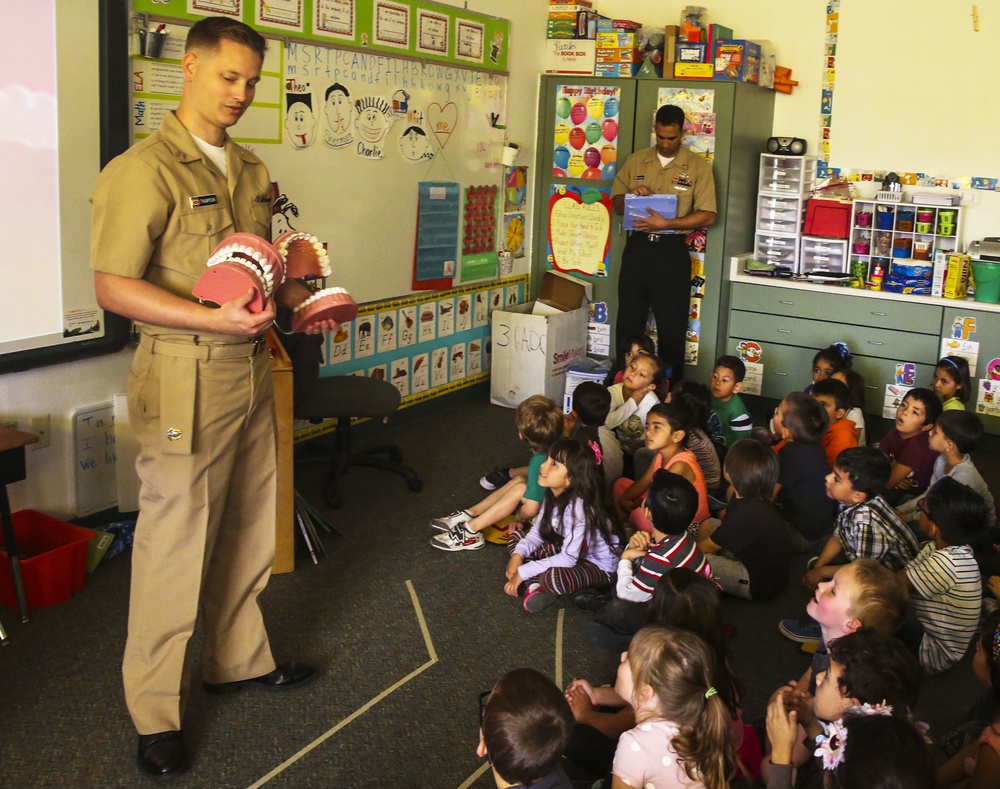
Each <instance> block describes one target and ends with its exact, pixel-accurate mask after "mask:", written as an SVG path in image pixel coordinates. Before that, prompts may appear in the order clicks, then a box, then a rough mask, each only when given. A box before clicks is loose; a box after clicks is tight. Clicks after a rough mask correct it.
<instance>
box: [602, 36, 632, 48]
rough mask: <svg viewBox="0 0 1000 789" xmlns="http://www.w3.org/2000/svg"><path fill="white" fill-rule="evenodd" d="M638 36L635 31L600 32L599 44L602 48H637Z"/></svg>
mask: <svg viewBox="0 0 1000 789" xmlns="http://www.w3.org/2000/svg"><path fill="white" fill-rule="evenodd" d="M637 45H638V36H637V35H636V34H635V33H598V34H597V46H598V47H600V48H601V49H635V48H636V46H637Z"/></svg>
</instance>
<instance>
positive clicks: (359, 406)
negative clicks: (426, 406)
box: [281, 334, 424, 509]
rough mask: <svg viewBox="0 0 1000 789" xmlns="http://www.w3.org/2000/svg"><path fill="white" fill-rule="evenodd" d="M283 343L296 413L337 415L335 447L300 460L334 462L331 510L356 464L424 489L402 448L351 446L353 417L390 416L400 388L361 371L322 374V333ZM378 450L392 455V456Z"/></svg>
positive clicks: (316, 418)
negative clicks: (405, 461)
mask: <svg viewBox="0 0 1000 789" xmlns="http://www.w3.org/2000/svg"><path fill="white" fill-rule="evenodd" d="M281 342H282V345H284V346H285V350H286V351H287V352H288V356H289V358H290V359H291V360H292V376H293V384H292V386H293V401H294V407H293V414H294V416H295V418H296V419H307V420H309V421H310V422H313V423H316V424H318V423H320V422H322V421H324V420H326V419H336V420H337V427H336V429H335V430H334V434H333V448H332V451H330V452H327V453H325V454H322V455H315V454H306V453H303V454H302V456H301V457H297V458H296V461H295V462H296V463H297V464H298V463H314V462H319V461H324V460H325V461H327V462H329V473H328V476H327V480H326V484H325V486H324V489H323V501H324V502H326V504H327V505H328V506H329V507H330V508H331V509H339V508H340V507H341V505H342V504H343V498H342V497H341V494H340V478H341V477H342V476H343V475H344V474H347V473H348V472H349V470H350V468H351V466H371V467H374V468H380V469H382V470H383V471H389V472H391V473H393V474H399V475H400V476H401V477H403V478H404V479H405V480H406V486H407V487H408V488H409V489H410V490H412V491H414V492H418V491H420V490H421V489H422V488H423V486H424V483H423V481H422V480H421V479H420V477H419V476H417V473H416V472H415V471H413V469H411V468H408V467H407V466H404V465H403V454H402V452H400V451H399V448H398V447H396V446H391V445H386V446H378V447H373V448H371V449H368V450H366V451H364V452H354V451H353V449H352V436H351V419H352V418H357V417H370V418H373V419H383V420H384V419H387V418H388V417H390V416H391V415H392V414H394V413H395V412H396V410H397V409H398V408H399V390H398V389H396V387H395V386H393V385H392V384H390V383H388V382H387V381H379V380H376V379H374V378H364V377H361V376H356V375H334V376H328V377H322V378H321V377H320V375H319V367H320V362H321V361H322V357H321V352H320V349H319V342H321V340H320V338H319V337H314V336H311V335H305V334H293V335H287V336H284V337H282V338H281ZM379 455H388V458H383V457H379Z"/></svg>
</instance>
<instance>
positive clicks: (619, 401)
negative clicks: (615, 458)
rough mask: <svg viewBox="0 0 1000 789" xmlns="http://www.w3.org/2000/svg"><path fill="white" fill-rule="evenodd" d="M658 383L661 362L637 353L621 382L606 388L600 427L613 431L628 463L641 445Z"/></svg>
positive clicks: (654, 403) (654, 402)
mask: <svg viewBox="0 0 1000 789" xmlns="http://www.w3.org/2000/svg"><path fill="white" fill-rule="evenodd" d="M662 380H663V361H662V360H661V359H660V358H658V357H656V356H649V355H647V354H644V353H640V354H637V355H636V356H635V357H634V358H633V359H632V361H630V362H629V363H628V366H627V367H626V368H625V375H624V377H623V378H622V382H621V383H619V384H612V385H611V386H609V387H608V391H609V392H611V410H610V411H609V412H608V418H607V420H606V421H605V423H604V426H605V427H607V428H608V429H609V430H612V431H614V434H615V437H616V438H617V439H618V443H619V444H620V445H621V450H622V452H623V453H624V454H625V455H628V456H629V460H630V459H631V456H632V455H633V454H634V453H635V451H636V450H637V449H638V448H639V447H641V446H642V438H643V426H644V424H645V421H646V415H647V414H648V413H649V409H650V408H652V407H653V406H654V405H656V404H657V403H659V402H660V398H658V397H657V396H656V387H657V385H658V384H659V383H660V381H662ZM628 462H629V461H626V463H628Z"/></svg>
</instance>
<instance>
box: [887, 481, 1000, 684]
mask: <svg viewBox="0 0 1000 789" xmlns="http://www.w3.org/2000/svg"><path fill="white" fill-rule="evenodd" d="M918 507H919V509H920V528H921V530H922V531H923V532H924V534H926V535H927V536H928V537H929V538H930V540H931V541H930V542H929V543H927V544H926V545H924V547H923V549H922V550H921V551H920V553H919V554H918V555H917V558H915V559H914V560H913V561H912V562H910V563H909V564H908V565H906V567H905V568H904V569H902V570H900V571H899V572H898V573H897V576H898V577H899V579H900V580H901V581H902V582H903V583H904V584H905V585H906V588H907V590H908V591H909V592H910V609H911V611H910V617H909V620H908V621H907V623H906V624H905V625H904V626H903V628H902V630H901V631H900V633H899V637H900V638H902V639H903V641H904V642H906V644H907V645H908V646H909V647H910V648H911V649H913V650H914V652H915V653H916V654H917V657H918V658H919V659H920V666H921V668H923V670H924V671H925V672H926V673H928V674H936V673H938V672H940V671H944V670H945V669H947V668H949V667H951V666H952V665H954V664H955V663H957V662H958V661H959V660H961V658H962V656H963V655H964V654H965V651H966V649H968V647H969V642H970V641H971V640H972V637H973V636H974V635H975V632H976V628H977V627H978V626H979V611H980V607H981V606H982V601H983V585H982V579H981V577H980V574H979V566H978V565H977V564H976V560H975V557H974V556H973V554H972V548H971V547H970V546H969V543H970V542H972V541H973V540H975V539H976V538H977V537H978V536H979V535H980V534H982V533H983V532H984V531H985V530H986V524H987V507H986V503H985V502H984V501H983V497H982V496H980V495H979V494H978V493H976V492H975V491H974V490H972V488H969V487H967V486H966V485H963V484H962V483H961V482H958V481H957V480H955V479H953V478H951V477H944V478H943V479H941V480H939V481H938V482H936V483H935V484H934V485H932V486H931V488H930V489H929V490H928V491H927V495H926V496H924V497H923V498H921V499H920V503H919V504H918Z"/></svg>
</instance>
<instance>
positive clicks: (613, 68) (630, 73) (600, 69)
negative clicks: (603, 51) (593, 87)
mask: <svg viewBox="0 0 1000 789" xmlns="http://www.w3.org/2000/svg"><path fill="white" fill-rule="evenodd" d="M640 68H642V64H641V63H595V64H594V76H595V77H623V78H627V77H634V76H635V75H636V74H638V73H639V69H640Z"/></svg>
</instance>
